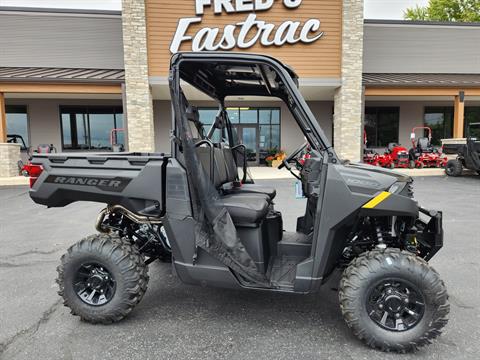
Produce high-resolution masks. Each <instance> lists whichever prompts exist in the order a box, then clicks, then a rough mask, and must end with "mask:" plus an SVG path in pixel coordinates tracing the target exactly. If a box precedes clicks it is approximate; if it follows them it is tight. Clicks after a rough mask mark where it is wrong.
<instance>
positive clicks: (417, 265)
mask: <svg viewBox="0 0 480 360" xmlns="http://www.w3.org/2000/svg"><path fill="white" fill-rule="evenodd" d="M339 297H340V307H341V310H342V313H343V316H344V318H345V321H346V322H347V325H348V326H349V327H350V328H351V329H352V330H353V332H354V334H355V335H356V336H357V337H358V338H360V339H361V340H363V341H364V342H365V343H367V344H368V345H369V346H371V347H373V348H377V349H381V350H383V351H397V352H407V351H413V350H415V349H417V348H418V347H420V346H424V345H426V344H429V343H430V342H431V341H432V339H434V338H435V337H437V336H438V335H440V333H441V329H442V328H443V327H444V326H445V325H446V323H447V322H448V318H447V315H448V313H449V310H450V307H449V304H448V295H447V291H446V289H445V285H444V283H443V281H442V280H441V279H440V277H439V275H438V273H437V272H436V271H435V270H433V268H431V267H430V266H429V265H428V264H427V263H426V262H425V261H424V260H423V259H420V258H419V257H417V256H415V255H413V254H411V253H409V252H405V251H400V250H398V249H385V250H373V251H369V252H366V253H364V254H362V255H360V256H359V257H358V258H356V259H355V260H354V261H352V263H351V264H350V265H349V266H348V268H347V269H346V270H345V272H344V274H343V276H342V279H341V282H340V292H339Z"/></svg>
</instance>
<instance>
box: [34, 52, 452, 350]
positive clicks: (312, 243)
mask: <svg viewBox="0 0 480 360" xmlns="http://www.w3.org/2000/svg"><path fill="white" fill-rule="evenodd" d="M169 82H170V90H171V98H172V105H173V119H172V132H171V154H146V153H115V154H100V153H98V154H91V153H88V154H85V153H84V154H78V153H76V154H65V153H59V154H34V155H33V158H32V161H31V165H30V166H31V169H30V170H31V171H30V174H31V175H32V177H31V190H30V196H31V197H32V199H33V200H34V201H35V202H37V203H40V204H43V205H46V206H49V207H51V206H56V207H59V206H66V205H67V204H69V203H72V202H75V201H96V202H101V203H105V204H106V207H105V209H104V210H102V211H101V213H100V214H99V216H98V217H97V221H96V229H97V230H98V233H97V234H94V235H91V236H89V237H87V238H85V239H83V240H81V241H79V242H78V243H76V244H74V245H73V246H72V247H70V249H69V250H68V252H66V253H65V255H63V256H62V259H61V264H60V265H59V267H58V274H59V275H58V279H57V282H58V284H59V287H60V291H59V294H60V295H61V296H62V297H63V299H64V303H65V305H66V306H68V307H70V309H71V310H72V313H73V314H74V315H78V316H80V317H81V318H82V319H84V320H85V321H88V322H92V323H104V324H105V323H111V322H115V321H119V320H121V319H122V318H124V317H125V316H126V315H127V314H128V313H129V312H130V311H131V310H132V309H133V308H134V306H135V305H136V304H137V303H138V302H139V301H140V300H141V298H142V296H143V294H144V293H145V291H146V288H147V283H148V264H149V263H150V262H152V261H156V260H157V259H159V260H161V261H171V263H172V268H173V272H174V273H176V274H177V275H178V277H179V279H180V280H181V281H183V282H185V283H189V284H196V285H202V286H217V287H223V288H231V289H250V290H263V291H271V292H278V293H280V292H286V293H298V294H308V293H316V292H318V291H319V289H320V288H321V286H322V285H323V284H324V283H325V282H326V281H327V280H328V279H329V278H330V276H331V274H332V273H334V272H335V271H342V272H343V275H342V279H341V282H340V286H339V298H340V306H341V310H342V313H343V316H344V318H345V320H346V322H347V324H348V326H349V327H351V328H352V330H353V332H354V333H355V334H356V335H357V336H358V337H359V338H360V339H362V340H364V341H365V342H366V343H367V344H368V345H370V346H372V347H375V348H379V349H382V350H385V351H399V352H405V351H411V350H414V349H416V348H417V347H419V346H423V345H426V344H428V343H430V342H431V340H432V339H433V338H435V337H436V336H438V335H439V334H440V332H441V329H442V328H443V327H444V326H445V324H446V323H447V315H448V313H449V305H448V295H447V292H446V289H445V285H444V283H443V282H442V281H441V279H440V278H439V274H438V273H437V272H436V271H435V270H433V269H432V268H431V266H430V265H429V264H428V263H427V262H428V261H429V260H430V259H431V258H432V257H433V256H434V255H435V254H436V253H437V252H438V251H439V250H440V249H441V248H442V246H443V227H442V212H441V211H436V210H427V209H425V208H423V207H421V206H419V205H418V203H417V201H416V200H415V199H414V198H413V190H412V179H411V178H410V177H407V176H404V175H401V174H397V173H395V172H391V171H389V170H385V169H380V168H376V167H372V166H368V165H361V164H352V163H349V162H346V161H343V160H342V159H340V158H339V157H338V155H337V154H336V152H335V150H334V148H333V147H332V146H331V144H330V143H329V141H328V139H327V137H326V136H325V134H324V132H323V131H322V129H321V128H320V126H319V123H318V121H317V120H316V119H315V117H314V115H313V114H312V112H311V111H310V109H309V108H308V105H307V104H306V102H305V100H304V99H303V97H302V96H301V94H300V92H299V90H298V80H297V76H296V74H295V73H294V71H293V70H292V69H291V68H289V67H287V66H285V65H283V64H281V63H280V62H278V61H277V60H275V59H273V58H271V57H268V56H262V55H255V54H243V53H242V54H237V53H219V52H214V53H211V52H200V53H179V54H176V55H174V56H173V57H172V60H171V65H170V76H169ZM185 84H187V85H189V86H192V87H194V88H196V89H197V90H198V91H200V92H202V93H203V94H205V95H207V96H210V97H211V98H212V100H213V101H215V102H216V104H217V106H218V113H217V115H216V116H215V118H214V119H212V120H213V121H212V122H213V125H212V126H211V127H209V128H206V127H205V126H204V124H203V123H202V122H201V121H200V118H199V112H198V109H197V108H196V107H194V106H192V105H191V104H190V103H189V102H188V99H187V98H186V96H185V94H184V86H186V85H185ZM238 96H263V97H269V98H276V99H277V100H280V101H283V102H284V104H285V106H286V109H288V111H290V113H291V114H292V117H293V118H294V119H295V121H296V122H297V124H298V127H299V129H300V131H302V133H303V134H304V136H305V138H306V141H307V142H306V143H305V144H302V145H301V146H300V147H299V148H298V149H297V150H296V151H294V152H293V153H292V154H290V156H288V158H286V159H285V160H284V162H283V163H282V164H281V165H280V166H279V168H283V167H287V168H288V169H289V170H292V167H291V163H292V162H295V163H296V164H297V166H298V168H299V169H300V175H297V174H296V173H294V172H293V171H292V175H293V176H296V177H298V178H299V179H300V180H301V183H302V191H303V194H304V196H305V197H306V198H307V205H306V208H305V211H304V212H302V213H299V214H298V218H297V227H296V230H295V231H285V230H284V228H283V220H282V214H281V213H280V212H279V211H278V209H276V208H275V196H276V189H275V188H273V187H271V186H261V185H258V184H255V183H253V181H251V180H250V179H248V177H247V176H246V174H247V173H248V170H247V168H246V166H247V161H246V160H247V159H246V158H247V154H246V148H245V146H244V145H243V144H242V143H240V142H239V141H238V136H236V132H235V129H234V128H233V126H232V124H231V122H230V119H229V118H228V112H227V107H226V101H228V98H231V97H238ZM209 123H211V122H209ZM307 147H308V149H309V157H308V158H306V157H305V158H304V159H300V157H301V154H303V153H304V150H305V148H307ZM239 168H240V169H242V171H241V172H240V171H239ZM242 174H243V175H242ZM319 338H321V334H319Z"/></svg>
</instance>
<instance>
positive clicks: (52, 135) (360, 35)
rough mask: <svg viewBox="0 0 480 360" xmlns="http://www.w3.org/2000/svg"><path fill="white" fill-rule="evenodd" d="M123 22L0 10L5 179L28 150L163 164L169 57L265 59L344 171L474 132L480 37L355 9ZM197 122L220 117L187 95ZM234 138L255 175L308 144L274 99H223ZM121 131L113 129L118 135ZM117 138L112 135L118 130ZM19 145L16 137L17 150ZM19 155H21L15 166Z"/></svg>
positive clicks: (191, 10)
mask: <svg viewBox="0 0 480 360" xmlns="http://www.w3.org/2000/svg"><path fill="white" fill-rule="evenodd" d="M122 5H123V10H122V12H114V11H90V10H75V11H74V10H56V9H36V8H35V9H34V8H11V7H3V8H2V7H0V33H1V34H2V36H1V37H0V177H3V176H14V175H16V174H18V168H17V161H18V159H20V157H21V156H23V157H25V149H23V145H19V144H14V143H11V142H8V141H13V139H14V138H13V137H12V135H20V136H21V137H22V138H23V140H24V142H25V146H26V147H28V146H32V147H33V148H35V147H37V146H38V145H39V144H53V146H54V147H55V148H56V149H57V151H97V152H98V151H111V149H112V141H113V142H116V143H121V144H124V145H125V148H126V149H127V150H129V151H141V152H154V151H155V152H169V151H170V125H171V107H170V92H169V87H168V69H169V60H170V57H171V55H172V53H174V52H176V51H192V50H193V51H202V50H217V51H218V50H221V51H242V52H254V53H261V54H268V55H271V56H274V57H276V58H278V59H280V60H281V61H282V62H284V63H286V64H288V65H290V66H291V67H292V68H293V69H294V70H295V72H296V73H297V74H298V76H299V89H300V92H301V93H302V94H303V96H304V97H305V99H306V100H307V103H308V105H309V106H310V108H311V110H312V112H313V113H314V115H315V116H316V118H317V120H318V122H319V124H320V125H321V127H322V128H323V130H324V131H325V133H326V134H327V136H328V137H329V138H330V139H331V140H332V142H333V144H334V146H335V148H336V150H337V152H338V153H339V155H340V156H341V157H343V158H348V159H351V160H353V161H358V160H360V159H361V154H362V148H363V146H364V131H365V133H366V135H367V140H368V147H370V148H379V149H381V148H385V147H386V146H387V145H388V143H390V142H397V143H401V144H403V145H404V146H407V147H409V146H410V133H411V130H412V128H413V127H416V126H423V125H426V126H429V127H431V128H432V129H433V141H434V143H436V144H439V143H440V140H441V139H443V138H451V137H456V138H461V137H464V133H465V128H466V126H467V124H468V123H469V122H472V121H480V46H479V45H480V24H478V23H477V24H472V23H435V22H410V21H408V22H407V21H389V20H364V19H363V1H362V0H343V1H342V0H322V1H318V0H238V1H233V0H232V1H230V0H176V1H170V0H145V1H143V0H123V4H122ZM185 93H186V95H187V97H188V99H189V101H190V103H192V104H194V105H196V106H197V107H198V108H199V112H200V116H201V120H202V121H203V122H204V123H205V124H210V123H211V122H212V120H213V119H214V116H215V106H216V104H215V103H214V102H213V101H211V99H208V98H206V97H205V95H203V94H201V93H199V92H198V91H196V90H195V89H193V88H186V89H185ZM227 100H228V101H227V106H228V112H229V115H230V120H231V121H232V123H233V124H234V127H235V128H236V130H237V132H238V135H239V137H240V138H241V139H242V140H243V142H244V143H245V144H246V145H247V147H248V148H249V149H250V150H251V152H253V153H254V154H256V155H255V156H254V158H253V159H252V161H253V162H254V163H256V164H262V163H263V161H264V157H265V154H268V153H269V152H271V151H272V149H282V150H285V151H286V152H287V153H288V152H290V151H292V150H293V149H295V148H296V147H298V146H299V145H300V144H301V143H303V141H304V140H303V135H302V134H301V133H300V130H299V129H298V127H297V124H296V123H295V121H294V120H293V117H292V115H291V114H290V113H289V111H288V109H287V107H286V106H285V105H284V104H283V103H281V102H280V101H278V100H277V99H273V98H255V97H249V96H242V97H233V98H229V99H227ZM114 129H117V130H114ZM112 130H113V131H112ZM16 139H17V141H18V138H16ZM22 154H23V155H22Z"/></svg>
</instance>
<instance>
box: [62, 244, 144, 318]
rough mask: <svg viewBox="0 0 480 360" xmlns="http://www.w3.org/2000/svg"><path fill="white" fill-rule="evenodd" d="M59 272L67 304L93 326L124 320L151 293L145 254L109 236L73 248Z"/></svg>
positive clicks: (74, 312) (73, 311) (70, 249)
mask: <svg viewBox="0 0 480 360" xmlns="http://www.w3.org/2000/svg"><path fill="white" fill-rule="evenodd" d="M57 272H58V279H57V283H58V285H59V287H60V291H59V292H58V293H59V295H60V296H62V297H63V300H64V305H65V306H68V307H69V308H70V309H71V311H72V314H73V315H78V316H80V317H81V318H82V320H85V321H87V322H91V323H102V324H109V323H112V322H116V321H119V320H121V319H123V318H124V317H125V316H127V315H128V313H130V311H132V309H133V308H134V307H135V305H136V304H138V303H139V302H140V300H141V299H142V297H143V295H144V293H145V291H146V290H147V283H148V268H147V266H146V265H145V262H144V260H143V257H142V255H141V254H140V253H139V252H138V250H137V249H136V248H135V247H134V246H132V245H131V244H130V243H128V242H127V241H124V240H122V239H120V238H118V237H115V236H109V235H106V234H96V235H91V236H89V237H87V238H85V239H83V240H81V241H79V242H78V243H76V244H74V245H73V246H71V247H70V248H69V249H68V252H67V253H66V254H65V255H63V256H62V259H61V264H60V265H59V266H58V268H57Z"/></svg>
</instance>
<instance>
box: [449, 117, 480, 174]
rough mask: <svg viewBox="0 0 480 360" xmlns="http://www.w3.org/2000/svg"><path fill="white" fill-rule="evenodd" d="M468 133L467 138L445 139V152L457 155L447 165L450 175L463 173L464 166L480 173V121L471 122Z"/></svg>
mask: <svg viewBox="0 0 480 360" xmlns="http://www.w3.org/2000/svg"><path fill="white" fill-rule="evenodd" d="M466 135H467V137H466V138H465V139H445V140H443V151H444V152H445V154H448V155H453V154H455V155H457V158H456V159H452V160H449V161H448V162H447V165H446V166H445V173H446V174H447V175H449V176H460V175H462V172H463V168H466V169H469V170H472V171H475V172H476V173H477V174H479V175H480V122H472V123H469V124H468V126H467V134H466Z"/></svg>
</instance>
